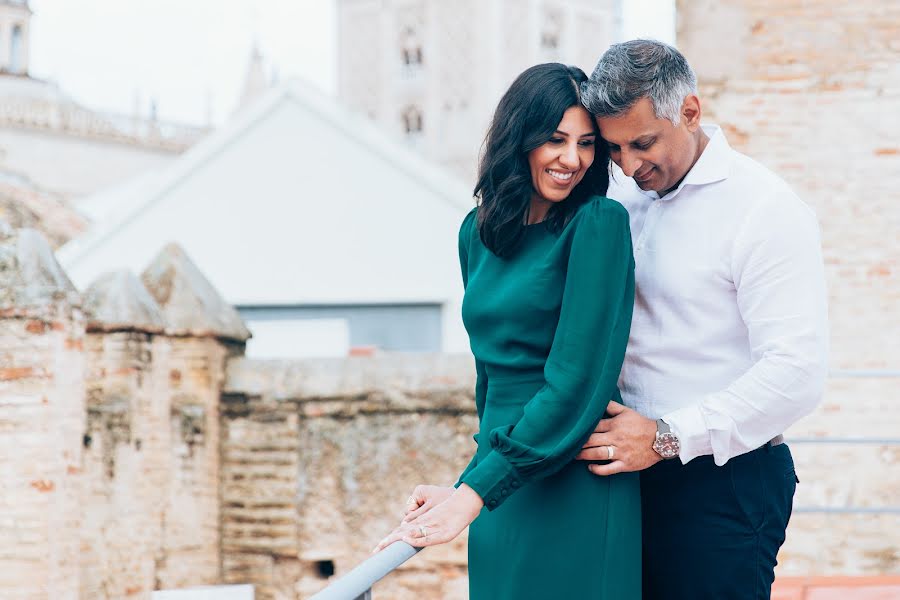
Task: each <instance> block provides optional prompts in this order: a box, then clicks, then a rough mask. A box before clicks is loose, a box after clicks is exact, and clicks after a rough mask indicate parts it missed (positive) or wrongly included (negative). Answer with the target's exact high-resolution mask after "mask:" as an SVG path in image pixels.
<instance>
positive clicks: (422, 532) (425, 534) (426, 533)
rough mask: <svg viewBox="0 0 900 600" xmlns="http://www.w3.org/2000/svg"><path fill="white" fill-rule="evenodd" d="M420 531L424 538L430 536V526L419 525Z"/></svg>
mask: <svg viewBox="0 0 900 600" xmlns="http://www.w3.org/2000/svg"><path fill="white" fill-rule="evenodd" d="M419 533H421V534H422V537H423V538H427V537H428V528H427V527H425V526H424V525H422V526H421V527H419Z"/></svg>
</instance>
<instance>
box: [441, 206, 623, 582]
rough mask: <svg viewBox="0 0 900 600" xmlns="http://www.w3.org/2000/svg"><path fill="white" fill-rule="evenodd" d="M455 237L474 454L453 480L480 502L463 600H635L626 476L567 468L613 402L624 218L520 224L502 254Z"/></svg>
mask: <svg viewBox="0 0 900 600" xmlns="http://www.w3.org/2000/svg"><path fill="white" fill-rule="evenodd" d="M477 210H478V209H474V210H473V211H472V212H470V213H469V215H468V216H466V218H465V220H464V221H463V224H462V227H461V228H460V232H459V258H460V265H461V267H462V275H463V283H464V285H465V288H466V291H465V297H464V300H463V308H462V314H463V322H464V323H465V326H466V329H467V330H468V333H469V340H470V343H471V347H472V353H473V354H474V356H475V366H476V370H477V382H476V388H475V402H476V406H477V409H478V418H479V422H480V426H479V433H478V434H477V435H476V436H475V440H476V442H477V443H478V449H477V451H476V453H475V456H474V458H473V459H472V461H471V463H470V464H469V466H468V467H466V470H465V471H464V472H463V473H462V475H460V478H459V482H458V483H457V485H460V484H461V483H466V484H467V485H469V486H470V487H472V489H474V490H475V491H476V492H477V493H478V494H479V495H480V496H481V498H482V499H483V500H484V502H485V507H484V509H483V510H482V511H481V514H480V515H479V516H478V518H476V519H475V521H474V522H473V523H472V525H471V527H470V529H469V593H470V599H471V600H503V599H507V598H508V599H510V600H512V599H516V600H522V599H535V600H537V599H542V600H544V599H564V600H581V599H585V600H588V599H590V600H632V599H633V600H638V599H639V598H640V596H641V520H640V487H639V479H638V474H637V473H624V474H620V475H614V476H612V477H598V476H596V475H593V474H592V473H590V472H589V471H588V469H587V464H586V463H585V462H583V461H576V460H574V458H575V456H576V455H577V454H578V452H579V450H580V449H581V446H582V445H583V444H584V442H585V441H586V440H587V438H588V436H589V435H590V434H591V432H592V431H593V429H594V426H595V425H596V423H597V421H598V420H599V419H600V418H601V417H602V416H603V414H604V411H605V407H606V405H607V404H608V403H609V401H610V400H611V399H617V400H619V399H620V396H619V393H618V390H617V388H616V383H617V380H618V377H619V371H620V369H621V367H622V360H623V358H624V355H625V344H626V343H627V341H628V333H629V329H630V327H631V311H632V306H633V302H634V259H633V258H632V253H631V233H630V230H629V225H628V213H627V212H626V210H625V209H624V208H623V207H622V205H621V204H619V203H617V202H615V201H614V200H610V199H608V198H601V197H594V198H591V199H590V200H589V201H588V202H586V203H585V204H583V205H582V206H581V207H579V209H578V211H577V212H576V213H575V215H574V216H573V217H572V219H571V220H570V221H569V223H568V224H567V225H566V226H565V228H564V229H563V230H562V231H561V232H557V233H554V232H552V231H551V230H550V229H549V228H548V227H547V225H546V224H545V223H537V224H534V225H528V226H526V233H525V238H524V241H523V242H522V244H521V246H520V247H519V248H518V249H517V250H516V252H515V253H514V255H513V256H511V257H508V258H499V257H497V256H496V255H494V254H493V253H492V252H490V251H489V250H488V249H487V248H486V247H485V246H484V244H483V243H482V242H481V238H480V236H479V233H478V228H477V226H476V221H477Z"/></svg>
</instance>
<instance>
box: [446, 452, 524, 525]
mask: <svg viewBox="0 0 900 600" xmlns="http://www.w3.org/2000/svg"><path fill="white" fill-rule="evenodd" d="M460 483H465V484H466V485H468V486H469V487H470V488H472V489H473V490H475V493H477V494H478V495H479V496H481V499H482V500H483V501H484V505H485V506H486V507H487V509H488V510H494V509H495V508H497V507H498V506H500V505H501V504H502V503H503V501H504V500H506V499H507V498H509V496H510V494H512V493H513V492H514V491H516V490H517V489H519V488H520V487H521V486H522V479H521V478H520V477H519V476H518V474H517V473H516V470H515V468H513V466H512V465H511V464H509V461H507V460H506V459H505V458H503V455H501V454H500V453H499V452H497V451H496V450H494V451H491V453H490V454H488V455H487V456H486V457H484V459H483V460H479V461H478V465H477V466H476V467H475V468H474V469H472V470H471V471H469V472H468V473H466V474H465V475H464V476H463V477H462V478H461V480H460Z"/></svg>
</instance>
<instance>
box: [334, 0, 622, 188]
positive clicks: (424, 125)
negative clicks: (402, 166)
mask: <svg viewBox="0 0 900 600" xmlns="http://www.w3.org/2000/svg"><path fill="white" fill-rule="evenodd" d="M622 1H623V0H454V1H453V2H447V1H446V0H338V32H339V33H338V38H339V39H338V48H339V58H338V65H339V67H338V69H339V75H338V93H339V95H340V96H341V99H342V100H343V101H344V102H345V103H346V104H347V105H348V106H350V107H351V108H352V109H354V110H356V111H358V112H361V113H363V114H366V115H368V116H369V117H371V118H373V119H375V120H376V121H377V122H378V123H379V124H380V125H381V126H382V128H383V129H385V130H386V131H388V132H389V133H392V134H394V135H396V136H400V137H403V138H405V139H406V140H407V142H408V143H410V144H411V145H413V146H414V147H415V148H416V150H417V151H419V152H421V153H423V154H424V155H425V156H427V157H428V158H430V159H431V160H434V161H436V162H438V163H441V164H443V165H444V166H445V167H447V168H449V169H450V170H452V171H453V172H455V173H457V174H458V175H461V176H462V177H464V178H465V180H466V182H467V183H473V182H474V177H475V171H476V164H477V156H478V150H479V148H480V145H481V142H482V140H483V138H484V134H485V132H486V129H487V126H488V123H489V121H490V118H491V113H492V111H493V110H494V108H495V106H496V104H497V102H498V101H499V99H500V95H501V94H502V93H503V92H504V91H505V90H506V88H507V87H508V86H509V84H510V83H512V80H513V79H514V78H515V77H516V75H518V74H519V73H520V72H522V71H523V70H524V69H525V68H526V67H529V66H531V65H534V64H537V63H541V62H551V61H558V62H563V63H567V64H573V65H577V66H579V67H581V68H582V69H584V70H585V71H586V72H588V74H590V71H591V69H593V67H594V64H595V63H596V61H597V59H598V58H599V57H600V55H601V54H602V53H603V51H605V50H606V48H607V47H608V46H609V44H611V43H613V42H615V41H619V40H620V38H621V36H622Z"/></svg>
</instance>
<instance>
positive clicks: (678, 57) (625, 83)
mask: <svg viewBox="0 0 900 600" xmlns="http://www.w3.org/2000/svg"><path fill="white" fill-rule="evenodd" d="M696 93H697V76H696V75H694V71H693V69H691V66H690V65H689V64H688V62H687V60H686V59H685V58H684V55H682V54H681V52H679V51H678V50H676V49H675V48H673V47H672V46H669V45H668V44H664V43H662V42H658V41H656V40H631V41H629V42H622V43H621V44H613V45H612V46H610V47H609V50H607V51H606V52H605V53H604V54H603V56H602V57H600V62H598V63H597V66H596V67H595V68H594V72H593V73H591V78H590V80H589V81H586V82H584V83H582V84H581V101H582V103H584V106H585V108H587V109H588V110H589V111H590V112H591V113H592V114H594V115H596V116H600V117H615V116H618V115H621V114H622V113H624V112H625V111H627V110H628V109H630V108H631V107H632V106H634V104H635V103H636V102H637V101H638V100H640V99H641V98H650V101H651V102H652V103H653V110H654V112H655V113H656V116H657V118H659V119H668V120H670V121H671V122H672V123H673V124H674V125H678V123H679V122H680V121H681V106H682V105H683V104H684V99H685V98H686V97H687V96H688V95H689V94H696Z"/></svg>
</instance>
